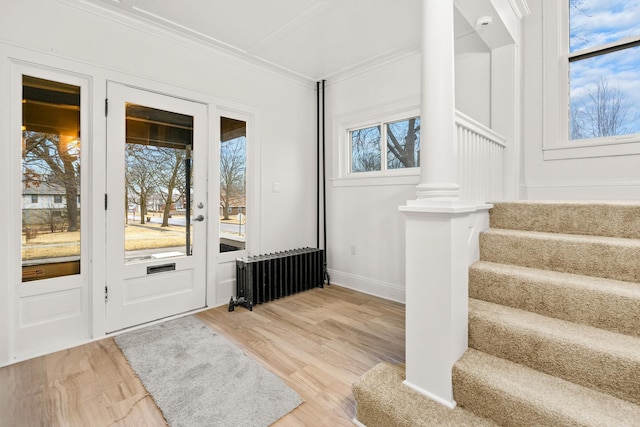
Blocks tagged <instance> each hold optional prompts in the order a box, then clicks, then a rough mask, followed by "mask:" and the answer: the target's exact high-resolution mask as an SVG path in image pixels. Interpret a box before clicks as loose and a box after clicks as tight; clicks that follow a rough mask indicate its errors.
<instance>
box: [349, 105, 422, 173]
mask: <svg viewBox="0 0 640 427" xmlns="http://www.w3.org/2000/svg"><path fill="white" fill-rule="evenodd" d="M348 133H349V139H348V140H349V145H350V168H349V172H350V173H362V172H376V171H385V170H392V169H404V168H415V167H419V166H420V117H411V118H407V119H401V120H397V121H392V122H381V123H375V124H372V125H368V126H365V127H360V128H356V129H350V130H349V131H348Z"/></svg>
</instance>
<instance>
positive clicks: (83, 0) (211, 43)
mask: <svg viewBox="0 0 640 427" xmlns="http://www.w3.org/2000/svg"><path fill="white" fill-rule="evenodd" d="M56 1H57V2H59V3H62V4H65V5H67V6H69V7H73V8H75V9H78V10H81V11H83V12H86V13H90V14H92V15H95V16H98V17H100V18H103V19H106V20H109V21H111V22H113V23H116V24H118V25H123V26H126V27H129V28H131V29H134V30H136V31H140V32H143V33H145V34H148V35H151V36H154V37H158V38H161V39H163V40H165V41H167V42H171V43H175V44H179V45H181V46H184V47H185V48H189V49H192V50H195V51H197V52H199V53H201V54H204V55H207V56H210V57H213V58H216V59H218V60H221V61H227V62H233V63H236V64H238V65H243V66H247V65H248V66H252V67H256V68H258V69H260V70H262V71H267V72H269V73H271V74H273V75H275V76H278V77H280V78H284V79H286V80H289V81H291V82H294V83H297V84H302V85H304V86H305V87H308V88H315V82H316V80H315V79H313V78H312V77H310V76H306V75H303V74H301V73H298V72H295V71H293V70H290V69H288V68H285V67H282V66H280V65H277V64H274V63H272V62H270V61H267V60H264V59H262V58H260V57H257V56H253V55H250V54H248V53H246V52H244V51H242V50H240V49H238V48H236V47H233V46H231V45H229V44H226V43H224V42H222V41H220V40H217V39H215V38H213V37H209V36H207V35H205V34H202V33H199V32H195V31H192V30H188V29H186V28H184V29H180V28H179V27H180V26H178V24H176V23H174V22H171V21H169V22H168V24H169V25H171V28H166V27H163V26H161V25H159V24H158V23H157V22H154V21H153V20H151V19H145V18H144V17H139V16H136V17H132V16H130V15H129V14H127V13H125V12H123V11H120V10H117V9H115V8H111V7H109V6H106V5H101V4H98V3H97V2H92V1H88V0H56ZM114 1H115V0H114ZM176 26H178V28H175V27H176Z"/></svg>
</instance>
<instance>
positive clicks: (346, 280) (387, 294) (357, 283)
mask: <svg viewBox="0 0 640 427" xmlns="http://www.w3.org/2000/svg"><path fill="white" fill-rule="evenodd" d="M328 272H329V276H330V277H331V283H335V284H337V285H340V286H343V287H345V288H349V289H353V290H354V291H359V292H363V293H365V294H369V295H374V296H377V297H380V298H384V299H388V300H391V301H396V302H400V303H402V304H404V303H405V289H404V286H400V285H397V284H394V283H387V282H382V281H380V280H375V279H370V278H368V277H363V276H357V275H355V274H351V273H345V272H342V271H337V270H332V269H329V270H328Z"/></svg>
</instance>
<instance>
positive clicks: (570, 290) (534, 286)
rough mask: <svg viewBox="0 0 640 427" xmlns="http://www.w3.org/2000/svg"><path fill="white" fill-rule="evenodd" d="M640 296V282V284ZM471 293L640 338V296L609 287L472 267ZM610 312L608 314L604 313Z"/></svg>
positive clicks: (473, 295)
mask: <svg viewBox="0 0 640 427" xmlns="http://www.w3.org/2000/svg"><path fill="white" fill-rule="evenodd" d="M638 288H639V292H638V294H639V295H640V285H638ZM469 296H470V297H471V298H475V299H480V300H484V301H489V302H492V303H494V304H501V305H505V306H509V307H513V308H518V309H521V310H527V311H530V312H533V313H537V314H540V315H543V316H548V317H554V318H556V319H562V320H567V321H569V322H574V323H581V324H584V325H589V326H593V327H596V328H602V329H606V330H609V331H613V332H618V333H622V334H626V335H631V336H637V337H640V310H638V307H640V297H639V298H634V297H630V296H627V295H619V294H612V293H610V292H609V293H608V292H607V288H606V287H603V288H602V289H596V290H594V289H593V288H591V289H586V288H584V287H583V288H581V287H580V286H579V284H578V285H574V284H573V283H572V284H571V286H570V285H568V284H566V283H561V282H553V281H549V280H545V279H544V278H540V277H531V275H528V276H517V275H509V274H507V273H501V272H495V271H491V270H483V269H481V268H474V267H473V266H472V267H471V269H470V270H469ZM603 313H606V314H603Z"/></svg>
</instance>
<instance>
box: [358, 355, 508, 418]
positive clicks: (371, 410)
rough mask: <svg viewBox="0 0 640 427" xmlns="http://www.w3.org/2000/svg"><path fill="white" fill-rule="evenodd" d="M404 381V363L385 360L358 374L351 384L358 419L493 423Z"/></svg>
mask: <svg viewBox="0 0 640 427" xmlns="http://www.w3.org/2000/svg"><path fill="white" fill-rule="evenodd" d="M404 380H405V369H404V366H401V365H391V364H390V363H387V362H382V363H379V364H378V365H376V366H374V367H373V368H372V369H370V370H369V371H367V372H366V373H365V374H364V375H362V376H361V377H360V378H359V379H358V381H357V382H356V383H354V385H353V395H354V396H355V400H356V417H357V419H358V421H359V422H360V423H362V424H364V425H366V426H367V427H389V426H394V427H418V426H451V427H453V426H474V427H475V426H478V427H482V426H487V427H489V426H496V424H494V423H493V422H491V421H489V420H486V419H483V418H480V417H478V416H476V415H474V414H472V413H470V412H469V411H466V410H464V409H462V408H459V407H458V408H455V409H449V408H446V407H444V406H442V405H440V404H438V403H436V402H434V401H433V400H431V399H429V398H427V397H426V396H423V395H422V394H420V393H418V392H417V391H415V390H413V389H411V388H409V387H407V386H406V385H404V384H403V381H404Z"/></svg>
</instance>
